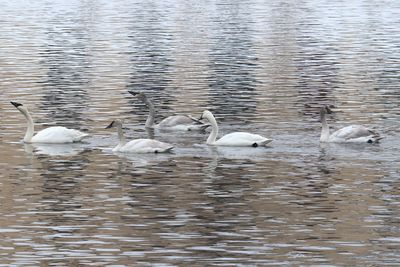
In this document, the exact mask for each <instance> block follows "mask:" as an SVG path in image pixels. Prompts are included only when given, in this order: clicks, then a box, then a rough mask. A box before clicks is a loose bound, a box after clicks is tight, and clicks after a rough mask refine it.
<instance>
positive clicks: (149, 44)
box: [127, 3, 173, 121]
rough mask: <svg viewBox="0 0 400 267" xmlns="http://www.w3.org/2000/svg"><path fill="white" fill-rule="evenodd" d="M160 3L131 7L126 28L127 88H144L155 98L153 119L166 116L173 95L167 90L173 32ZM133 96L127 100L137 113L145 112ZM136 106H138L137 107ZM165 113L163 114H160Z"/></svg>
mask: <svg viewBox="0 0 400 267" xmlns="http://www.w3.org/2000/svg"><path fill="white" fill-rule="evenodd" d="M160 8H161V7H160V6H158V5H157V4H154V3H141V4H139V5H137V6H136V7H135V9H134V10H133V12H134V13H133V14H134V16H133V19H132V20H131V25H130V26H129V29H130V30H131V32H132V33H131V34H129V36H128V37H129V41H130V42H131V45H130V51H131V52H129V53H128V55H127V56H128V57H129V60H130V65H131V68H132V70H131V73H130V79H129V84H128V85H127V90H133V91H143V92H145V93H146V94H147V95H148V96H149V97H150V98H151V99H152V101H153V102H154V105H155V108H156V110H158V111H159V112H156V121H159V120H160V119H161V118H163V117H162V116H166V115H168V114H166V112H165V110H169V109H170V107H169V104H170V103H171V102H172V99H171V97H170V95H169V93H168V91H167V90H166V89H167V87H168V86H169V83H170V81H171V80H170V78H169V73H170V69H171V67H172V65H173V62H172V61H173V60H172V58H171V56H170V54H171V47H172V46H171V44H172V36H171V34H170V33H169V29H168V25H167V24H166V21H165V17H164V14H163V11H162V9H160ZM138 102H139V103H140V101H138V100H137V99H134V100H133V101H130V103H132V106H133V107H134V111H135V113H136V114H142V115H144V114H146V115H147V114H148V109H147V108H142V106H143V104H141V103H140V104H139V105H138ZM138 106H139V107H138ZM161 114H164V115H161Z"/></svg>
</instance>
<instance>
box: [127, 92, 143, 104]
mask: <svg viewBox="0 0 400 267" xmlns="http://www.w3.org/2000/svg"><path fill="white" fill-rule="evenodd" d="M128 93H130V94H131V95H133V96H136V97H137V98H138V99H139V100H140V101H143V102H145V101H147V96H146V95H145V93H142V92H135V91H128Z"/></svg>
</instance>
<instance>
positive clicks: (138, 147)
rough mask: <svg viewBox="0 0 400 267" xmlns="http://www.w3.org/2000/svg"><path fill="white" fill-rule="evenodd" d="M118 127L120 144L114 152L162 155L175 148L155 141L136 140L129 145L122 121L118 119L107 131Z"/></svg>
mask: <svg viewBox="0 0 400 267" xmlns="http://www.w3.org/2000/svg"><path fill="white" fill-rule="evenodd" d="M112 127H117V131H118V139H119V143H118V145H117V146H116V147H114V149H113V150H112V151H113V152H123V153H162V152H169V151H171V150H172V149H173V148H174V147H173V146H172V145H171V144H168V143H164V142H160V141H157V140H153V139H134V140H132V141H129V142H128V143H127V142H126V140H125V136H124V133H123V132H122V121H121V120H119V119H116V120H114V121H112V122H111V123H110V125H108V126H107V127H106V129H109V128H112Z"/></svg>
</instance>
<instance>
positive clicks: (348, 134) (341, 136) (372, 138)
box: [320, 106, 382, 143]
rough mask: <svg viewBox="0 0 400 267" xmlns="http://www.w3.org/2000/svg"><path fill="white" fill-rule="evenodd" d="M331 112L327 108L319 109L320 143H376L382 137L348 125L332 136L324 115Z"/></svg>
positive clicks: (358, 126) (367, 129) (360, 126)
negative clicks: (320, 124) (320, 123)
mask: <svg viewBox="0 0 400 267" xmlns="http://www.w3.org/2000/svg"><path fill="white" fill-rule="evenodd" d="M331 112H332V111H331V109H330V108H329V107H328V106H324V107H322V108H321V111H320V115H321V122H322V131H321V138H320V142H329V143H377V142H379V140H380V139H382V137H380V135H379V133H377V132H375V131H373V130H371V129H369V128H366V127H364V126H362V125H356V124H354V125H349V126H346V127H344V128H341V129H339V130H337V131H335V132H333V133H332V134H330V132H329V126H328V123H327V121H326V114H330V113H331Z"/></svg>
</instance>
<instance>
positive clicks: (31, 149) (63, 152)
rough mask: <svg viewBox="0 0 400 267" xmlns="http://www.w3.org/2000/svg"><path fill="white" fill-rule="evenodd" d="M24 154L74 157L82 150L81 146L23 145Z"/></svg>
mask: <svg viewBox="0 0 400 267" xmlns="http://www.w3.org/2000/svg"><path fill="white" fill-rule="evenodd" d="M24 149H25V152H26V153H28V154H31V155H32V154H38V155H47V156H75V155H78V154H79V153H81V152H82V151H83V150H84V147H82V145H81V144H40V143H34V144H24Z"/></svg>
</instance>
